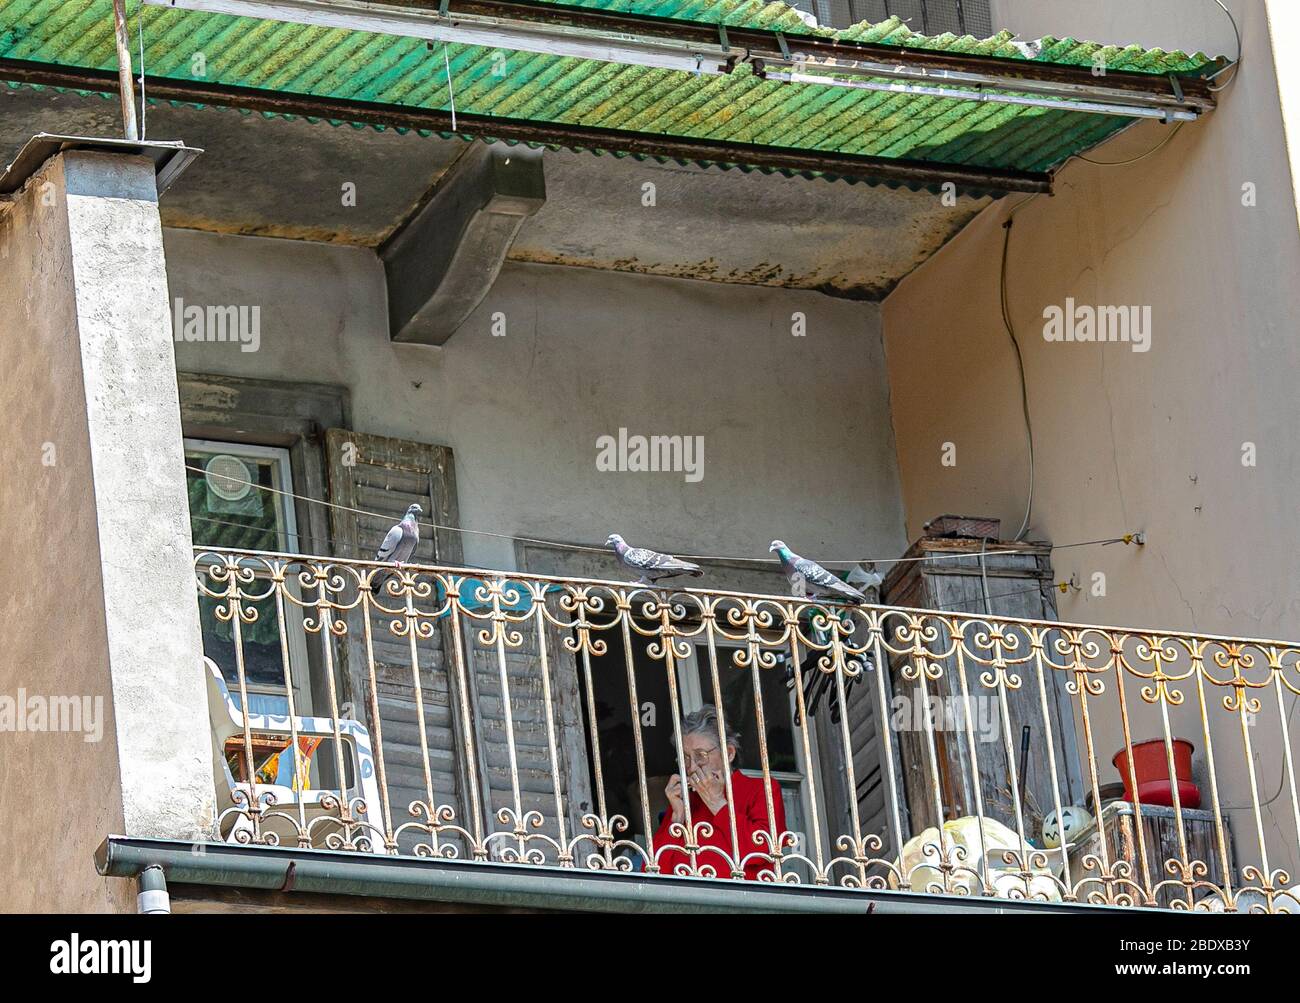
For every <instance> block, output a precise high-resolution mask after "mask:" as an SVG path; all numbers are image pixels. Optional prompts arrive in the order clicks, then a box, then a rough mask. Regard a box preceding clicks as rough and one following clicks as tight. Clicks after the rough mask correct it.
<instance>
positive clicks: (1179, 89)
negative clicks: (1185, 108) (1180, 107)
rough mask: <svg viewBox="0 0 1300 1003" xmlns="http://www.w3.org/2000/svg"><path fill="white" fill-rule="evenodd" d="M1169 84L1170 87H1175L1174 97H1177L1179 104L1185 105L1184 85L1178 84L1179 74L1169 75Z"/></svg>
mask: <svg viewBox="0 0 1300 1003" xmlns="http://www.w3.org/2000/svg"><path fill="white" fill-rule="evenodd" d="M1169 84H1170V86H1171V87H1173V89H1174V97H1176V98H1177V99H1178V103H1179V104H1182V103H1183V100H1184V98H1183V85H1182V84H1181V83H1179V82H1178V76H1177V74H1174V73H1171V74H1169Z"/></svg>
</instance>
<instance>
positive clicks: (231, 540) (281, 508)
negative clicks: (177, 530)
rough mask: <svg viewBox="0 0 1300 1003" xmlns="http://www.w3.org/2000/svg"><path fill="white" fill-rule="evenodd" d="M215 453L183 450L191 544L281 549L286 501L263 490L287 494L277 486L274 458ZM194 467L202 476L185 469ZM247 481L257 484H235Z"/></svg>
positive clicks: (285, 538)
mask: <svg viewBox="0 0 1300 1003" xmlns="http://www.w3.org/2000/svg"><path fill="white" fill-rule="evenodd" d="M237 449H238V447H237V446H233V445H232V446H231V451H230V452H225V451H222V450H221V449H220V448H218V449H206V448H202V449H201V448H197V447H194V446H188V445H187V446H186V449H185V463H186V468H187V469H186V471H185V480H186V486H187V488H188V489H189V499H190V525H191V527H192V531H193V536H194V543H195V544H196V545H197V546H204V547H235V548H238V549H241V550H287V549H289V547H290V541H289V528H290V527H289V526H288V525H287V522H288V520H287V516H286V512H285V502H286V500H287V499H286V498H285V496H284V495H279V494H275V493H274V492H271V491H265V490H262V489H263V488H278V489H280V490H282V491H283V490H287V485H283V484H281V483H280V481H281V478H280V473H279V471H280V463H279V462H278V459H277V458H276V457H274V456H248V455H239V454H238V453H236V452H235V450H237ZM191 467H199V468H201V469H203V470H205V471H207V473H206V474H202V473H199V472H197V471H196V470H192V469H189V468H191ZM241 481H251V482H252V484H256V485H258V486H257V487H253V486H252V485H251V484H244V483H240V482H241Z"/></svg>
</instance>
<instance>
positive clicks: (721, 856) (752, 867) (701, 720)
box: [654, 704, 785, 881]
mask: <svg viewBox="0 0 1300 1003" xmlns="http://www.w3.org/2000/svg"><path fill="white" fill-rule="evenodd" d="M739 748H740V736H739V735H737V734H736V733H735V732H729V733H728V734H727V741H726V750H725V752H724V751H723V748H722V747H720V746H719V745H718V712H717V709H716V708H714V706H713V705H712V704H706V705H705V706H704V707H701V708H700V709H699V710H697V711H695V712H694V713H693V714H688V715H687V716H686V718H685V720H683V721H682V751H683V754H684V755H685V759H686V787H687V788H688V789H689V797H690V809H691V826H692V827H693V828H694V830H695V832H696V834H697V838H696V840H695V841H696V842H697V843H698V844H699V845H700V849H699V851H698V856H697V858H696V859H697V862H698V866H699V867H700V868H701V869H704V868H706V867H707V868H712V869H713V870H714V871H716V872H717V875H718V876H719V877H723V878H729V877H731V863H730V862H731V861H736V862H739V861H741V860H744V859H745V857H746V856H749V855H750V854H769V853H770V852H771V847H772V845H773V843H772V841H771V839H770V835H771V832H772V828H773V827H775V830H776V836H777V838H778V839H779V838H780V835H781V833H783V832H784V831H785V806H784V805H783V804H782V802H781V786H780V784H778V783H777V782H776V781H775V780H773V781H771V785H772V787H771V794H772V810H771V815H770V816H769V814H768V807H767V800H768V799H767V797H766V795H765V793H764V791H763V781H762V780H761V779H754V778H752V777H747V776H745V775H744V774H743V773H741V772H740V770H738V769H735V767H734V765H733V764H734V763H735V760H736V752H737V751H738V750H739ZM728 772H729V773H730V774H731V803H730V804H728V802H727V773H728ZM664 793H665V794H667V795H668V805H669V810H668V811H666V812H665V813H664V817H663V821H662V822H660V823H659V831H658V832H656V833H655V836H654V848H655V851H656V852H657V851H658V850H659V848H660V847H664V846H682V845H683V839H682V837H681V836H679V835H674V834H673V833H671V832H670V829H671V827H672V826H673V824H674V823H681V824H682V825H683V826H685V825H686V808H685V805H684V804H683V797H684V794H685V792H684V791H683V790H682V778H681V776H679V775H678V774H675V773H674V774H673V776H672V777H671V778H670V779H669V781H668V786H667V787H666V788H665V789H664ZM733 819H734V820H735V826H736V841H735V843H734V844H733V843H732V835H731V826H732V820H733ZM701 822H708V823H709V825H710V826H711V827H712V832H710V833H708V835H705V834H704V833H703V832H702V830H701V829H700V827H699V826H700V823H701ZM759 832H763V833H767V834H768V838H766V839H762V840H760V839H759V838H758V837H757V835H756V834H757V833H759ZM719 851H721V852H719ZM737 851H738V853H737ZM689 863H690V858H689V856H688V855H687V854H686V852H685V851H684V850H665V851H664V852H663V853H662V854H660V855H659V867H660V870H661V871H662V872H663V873H664V874H673V873H674V872H675V871H676V868H677V866H678V865H679V864H687V865H689ZM764 871H766V872H768V873H769V874H771V873H772V864H771V861H770V860H769V859H767V857H766V856H755V857H752V858H751V859H750V860H748V861H746V862H745V864H744V872H745V878H746V879H747V880H749V881H755V880H758V877H759V875H760V874H761V873H762V872H764Z"/></svg>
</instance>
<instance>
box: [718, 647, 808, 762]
mask: <svg viewBox="0 0 1300 1003" xmlns="http://www.w3.org/2000/svg"><path fill="white" fill-rule="evenodd" d="M732 650H733V649H730V648H721V647H720V648H718V649H717V652H718V683H719V686H720V688H721V690H722V712H723V716H724V717H725V718H726V722H727V728H728V729H729V730H731V731H736V732H739V733H740V752H739V753H738V754H737V756H736V765H737V766H738V767H739V768H740V769H742V770H761V769H762V768H763V759H762V756H761V755H760V754H759V747H758V717H757V714H756V711H755V707H754V675H753V672H752V670H750V669H738V668H736V666H735V664H734V663H733V662H732V660H731V654H732ZM695 654H696V660H697V662H698V663H699V673H700V697H701V699H702V700H703V701H704V703H706V704H711V703H713V674H712V672H710V670H709V649H708V646H707V645H697V646H696V649H695ZM758 677H759V685H760V687H761V689H760V692H761V693H762V695H763V721H764V723H765V724H766V725H767V761H768V768H769V769H770V770H772V771H773V772H789V773H797V772H798V770H799V767H798V762H797V760H796V759H795V755H794V726H793V725H792V723H791V720H790V691H789V690H788V689H787V688H786V674H785V666H784V664H778V665H777V666H776V667H775V668H771V669H759V670H758Z"/></svg>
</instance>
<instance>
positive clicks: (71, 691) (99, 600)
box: [0, 152, 214, 912]
mask: <svg viewBox="0 0 1300 1003" xmlns="http://www.w3.org/2000/svg"><path fill="white" fill-rule="evenodd" d="M0 303H3V304H4V305H5V309H3V310H0V373H3V374H4V375H5V379H4V380H3V381H0V413H2V414H3V415H4V421H3V422H2V423H0V453H3V455H4V457H5V468H4V474H3V478H2V479H0V530H2V531H3V533H4V534H5V536H4V539H3V541H2V543H0V555H2V557H3V565H2V566H0V636H2V637H4V639H5V649H4V654H3V660H2V661H0V701H3V704H0V805H3V810H0V911H66V912H95V911H123V910H131V909H133V908H134V887H133V886H132V884H131V883H129V882H124V881H109V880H105V879H103V878H100V877H99V876H98V874H97V873H96V871H95V867H94V863H93V860H92V855H93V853H94V851H95V849H96V847H97V846H98V845H99V844H100V843H101V842H102V840H103V839H104V837H106V836H108V835H109V834H112V833H124V834H127V835H144V836H161V837H178V838H186V837H194V836H196V835H199V834H201V833H203V832H205V831H206V830H207V829H208V828H210V827H211V825H212V822H213V816H214V789H213V779H212V766H211V751H210V746H209V741H208V727H207V714H206V706H205V703H206V701H205V691H204V681H203V676H202V674H201V673H202V664H201V661H200V657H201V649H200V638H199V625H198V611H197V604H196V601H195V586H194V578H193V570H192V563H191V558H190V555H189V553H188V548H186V547H183V546H178V545H177V544H178V543H180V542H182V541H184V540H185V539H186V537H187V536H188V532H189V524H188V515H187V513H186V511H185V490H184V474H183V472H182V471H181V469H180V462H181V451H180V444H179V437H180V416H179V409H178V406H177V399H176V398H177V395H176V380H175V375H174V370H173V367H172V357H171V345H170V339H169V336H168V326H167V323H166V315H167V306H166V290H165V274H164V269H163V264H162V228H161V226H160V224H159V221H158V207H157V194H156V191H155V188H154V167H153V163H152V162H151V161H149V160H148V159H146V158H143V157H117V156H109V155H105V154H99V153H80V152H78V153H67V154H63V155H61V156H59V157H56V158H54V159H53V160H51V161H50V162H49V163H47V164H46V165H45V167H44V168H43V169H42V170H41V171H40V172H39V173H38V175H37V176H36V177H35V178H34V179H33V180H32V181H31V182H30V183H29V185H28V187H27V189H26V190H25V192H24V193H23V194H22V196H21V197H20V198H18V199H17V200H16V201H15V202H14V203H13V205H12V206H10V207H9V208H8V209H7V211H5V212H4V214H3V215H0ZM168 457H170V458H171V462H170V463H168V462H167V458H168ZM51 708H58V713H57V715H56V713H55V712H54V711H53V710H51ZM42 710H44V711H45V713H44V714H42ZM20 722H21V724H20Z"/></svg>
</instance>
